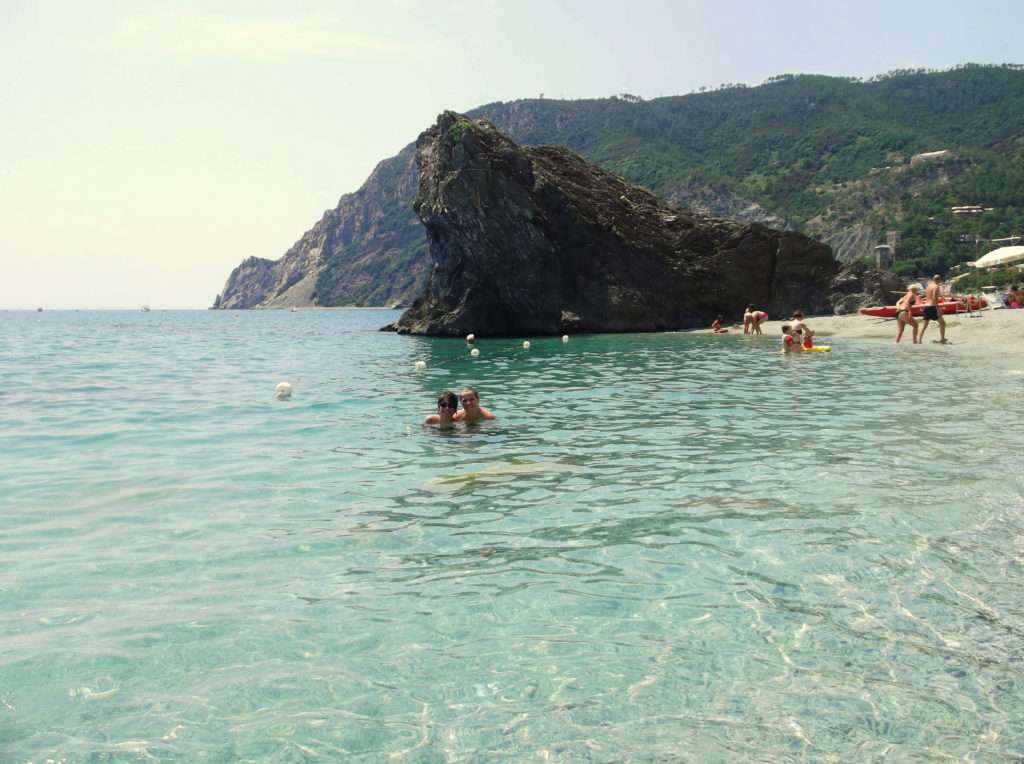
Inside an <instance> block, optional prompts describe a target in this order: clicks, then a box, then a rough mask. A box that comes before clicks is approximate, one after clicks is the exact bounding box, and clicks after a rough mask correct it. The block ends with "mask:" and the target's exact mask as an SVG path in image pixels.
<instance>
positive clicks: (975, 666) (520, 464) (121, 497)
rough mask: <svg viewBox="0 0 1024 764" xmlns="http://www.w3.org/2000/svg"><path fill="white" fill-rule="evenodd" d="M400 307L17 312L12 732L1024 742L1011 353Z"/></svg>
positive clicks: (973, 752) (656, 741)
mask: <svg viewBox="0 0 1024 764" xmlns="http://www.w3.org/2000/svg"><path fill="white" fill-rule="evenodd" d="M396 315H397V314H396V313H394V312H390V311H373V310H337V311H300V312H298V313H289V312H252V313H222V312H206V311H200V312H159V311H156V312H152V313H142V312H103V313H73V312H45V313H40V314H37V313H0V328H2V333H3V343H2V346H0V373H2V378H3V384H2V385H0V402H2V419H0V560H2V567H0V761H3V762H39V763H40V764H41V763H42V762H45V761H46V760H48V759H52V760H54V761H66V762H79V761H82V762H144V761H145V762H150V761H161V762H163V761H169V762H236V761H237V762H264V761H269V762H332V761H353V762H377V761H398V762H403V761H407V762H459V761H466V762H477V761H484V762H492V761H493V762H506V761H508V762H540V761H544V762H551V761H555V762H578V761H587V762H648V761H655V762H677V761H694V762H706V761H765V762H776V761H874V760H883V759H885V760H898V761H933V760H945V759H957V760H961V759H963V760H968V761H993V762H995V761H1007V760H1015V759H1017V758H1020V757H1024V722H1022V720H1024V519H1022V513H1024V499H1022V494H1024V477H1022V470H1021V454H1022V453H1024V451H1022V447H1024V430H1021V428H1020V424H1019V420H1020V410H1021V408H1020V402H1021V394H1022V392H1024V374H1022V373H1021V372H1022V370H1021V369H1020V368H1017V367H1015V366H1014V362H1013V361H1012V360H1011V361H1004V362H1002V363H996V364H994V365H992V366H991V367H989V366H987V365H984V364H982V363H981V362H980V361H978V360H964V359H961V360H957V359H955V358H954V359H950V358H949V357H948V354H946V353H943V352H941V350H942V349H939V348H932V347H928V346H924V347H913V346H909V345H906V346H900V347H895V346H891V345H887V344H886V345H883V344H857V343H855V342H849V341H845V342H844V341H843V340H842V339H841V338H833V339H832V344H833V345H834V346H835V350H834V352H832V353H831V354H815V355H808V356H800V357H795V358H787V357H783V356H781V355H780V354H779V353H778V352H777V348H778V343H777V341H776V338H774V337H771V338H768V337H765V338H745V337H742V336H736V335H728V336H722V337H712V336H695V335H685V334H661V335H623V336H585V337H574V338H572V340H571V341H570V342H569V343H568V344H563V343H562V342H560V341H559V340H558V339H551V338H533V339H532V348H531V349H530V350H528V351H526V350H524V349H523V348H522V346H521V344H522V343H521V340H487V339H484V340H481V341H480V343H479V347H480V349H481V355H480V357H479V358H477V359H472V358H470V357H469V355H468V353H467V349H466V345H465V343H464V342H462V341H459V340H436V339H424V338H411V337H400V336H396V335H393V334H387V333H379V332H377V331H376V329H377V327H379V326H381V325H382V324H384V323H387V322H388V321H390V320H393V318H394V317H395V316H396ZM418 359H422V360H425V361H426V362H427V364H428V367H427V369H426V370H425V371H422V372H417V371H415V370H414V363H415V361H416V360H418ZM282 380H287V381H289V382H291V383H292V385H293V386H294V389H295V393H294V397H293V399H292V400H291V401H289V402H278V401H275V400H274V399H273V392H274V386H275V385H276V383H277V382H280V381H282ZM466 383H470V384H475V385H477V386H478V387H479V388H480V391H481V396H482V399H483V403H484V405H485V406H488V407H490V408H491V409H492V410H493V411H495V413H496V414H498V416H499V419H498V421H497V422H493V423H488V424H485V425H483V426H480V427H478V428H475V429H469V430H464V429H461V430H457V431H455V432H450V433H440V432H438V431H436V430H432V429H427V428H423V427H422V426H421V425H420V421H421V420H422V417H423V416H424V415H425V414H427V413H430V412H431V411H432V408H433V402H434V400H435V397H436V393H437V392H438V391H439V390H441V389H444V388H456V387H457V386H458V385H461V384H466ZM1008 423H1012V426H1007V424H1008Z"/></svg>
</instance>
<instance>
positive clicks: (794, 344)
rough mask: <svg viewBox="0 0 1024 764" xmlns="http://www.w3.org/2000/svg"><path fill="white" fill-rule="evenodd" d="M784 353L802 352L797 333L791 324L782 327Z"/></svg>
mask: <svg viewBox="0 0 1024 764" xmlns="http://www.w3.org/2000/svg"><path fill="white" fill-rule="evenodd" d="M782 352H783V353H799V352H800V342H799V341H798V339H797V336H796V333H795V332H794V331H793V327H792V326H790V325H789V324H783V325H782Z"/></svg>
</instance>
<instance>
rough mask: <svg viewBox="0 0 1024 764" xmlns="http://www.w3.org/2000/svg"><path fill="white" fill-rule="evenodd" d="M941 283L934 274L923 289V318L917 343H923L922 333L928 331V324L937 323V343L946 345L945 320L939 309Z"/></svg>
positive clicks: (938, 277) (939, 278)
mask: <svg viewBox="0 0 1024 764" xmlns="http://www.w3.org/2000/svg"><path fill="white" fill-rule="evenodd" d="M941 282H942V278H941V277H940V276H939V274H937V273H936V274H935V275H934V276H932V280H931V281H929V282H928V286H927V287H925V290H924V303H925V304H924V312H923V313H922V314H921V315H922V316H923V317H924V325H923V326H922V327H921V334H920V339H919V340H918V341H919V342H921V341H924V333H925V332H926V331H928V323H929V322H930V321H938V322H939V339H938V341H939V342H941V343H942V344H943V345H945V344H946V319H945V318H943V317H942V308H940V307H939V303H940V302H941V301H942V293H941Z"/></svg>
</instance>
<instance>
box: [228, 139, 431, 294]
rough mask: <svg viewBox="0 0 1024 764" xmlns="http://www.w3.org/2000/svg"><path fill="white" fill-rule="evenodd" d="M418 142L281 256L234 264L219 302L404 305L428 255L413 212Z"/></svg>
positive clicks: (419, 287) (417, 289) (419, 282)
mask: <svg viewBox="0 0 1024 764" xmlns="http://www.w3.org/2000/svg"><path fill="white" fill-rule="evenodd" d="M415 193H416V166H415V147H414V146H412V145H410V146H408V147H407V148H406V149H404V150H403V151H402V152H401V153H399V154H398V155H397V156H394V157H392V158H390V159H386V160H384V161H383V162H381V163H380V164H378V165H377V167H376V168H375V169H374V171H373V173H372V174H371V175H370V177H369V178H368V179H367V181H366V183H364V184H363V186H362V187H361V188H360V189H359V190H358V191H356V192H355V193H353V194H345V195H344V196H342V197H341V200H340V201H339V202H338V206H337V207H335V208H334V209H332V210H328V211H327V212H325V213H324V215H323V217H322V218H321V219H320V221H319V222H318V223H317V224H316V225H315V226H313V228H311V229H310V230H309V231H307V232H306V233H305V234H304V235H303V236H302V238H301V239H299V241H297V242H296V243H295V244H294V245H293V246H292V248H291V249H289V250H288V252H286V253H285V255H284V256H283V257H282V258H281V259H280V260H264V259H260V258H254V257H251V258H249V259H247V260H245V261H244V262H243V263H242V264H241V265H239V266H238V267H237V268H235V269H234V270H233V271H232V272H231V275H230V276H229V277H228V280H227V283H226V284H225V285H224V290H223V291H222V292H221V293H220V294H219V295H218V296H217V299H216V301H215V302H214V304H213V307H214V308H225V309H230V308H256V307H259V308H278V307H289V306H292V305H300V306H302V305H400V304H409V303H411V302H412V299H413V297H414V296H415V295H418V294H420V293H421V292H422V291H423V285H424V283H425V282H426V276H427V270H428V262H427V256H426V241H425V239H424V235H423V226H422V225H421V224H420V222H419V220H418V219H417V217H416V215H415V214H414V213H413V211H412V200H413V198H414V196H415Z"/></svg>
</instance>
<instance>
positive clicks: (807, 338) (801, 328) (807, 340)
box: [790, 310, 814, 349]
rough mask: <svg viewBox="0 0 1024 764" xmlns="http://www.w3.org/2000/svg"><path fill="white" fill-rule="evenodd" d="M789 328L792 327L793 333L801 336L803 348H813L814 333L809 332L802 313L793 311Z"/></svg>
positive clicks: (809, 328)
mask: <svg viewBox="0 0 1024 764" xmlns="http://www.w3.org/2000/svg"><path fill="white" fill-rule="evenodd" d="M790 326H792V327H793V333H794V334H798V335H802V336H803V346H804V347H805V348H808V349H809V348H812V347H814V332H813V331H811V327H809V326H808V325H807V323H806V322H805V321H804V314H803V311H799V310H794V311H793V318H792V320H791V321H790Z"/></svg>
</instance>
